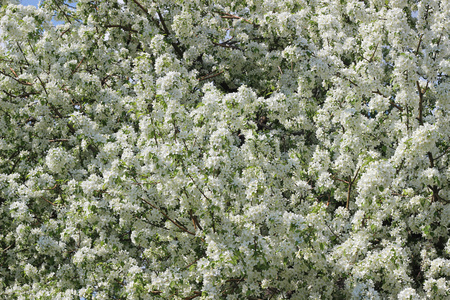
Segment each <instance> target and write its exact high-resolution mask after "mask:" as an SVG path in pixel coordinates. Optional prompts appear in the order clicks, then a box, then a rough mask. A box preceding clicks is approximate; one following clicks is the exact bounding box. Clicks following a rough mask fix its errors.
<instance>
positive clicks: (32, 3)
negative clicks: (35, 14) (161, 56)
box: [20, 0, 39, 6]
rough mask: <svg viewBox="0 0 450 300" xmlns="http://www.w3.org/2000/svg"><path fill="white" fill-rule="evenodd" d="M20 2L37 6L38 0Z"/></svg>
mask: <svg viewBox="0 0 450 300" xmlns="http://www.w3.org/2000/svg"><path fill="white" fill-rule="evenodd" d="M20 4H22V5H34V6H38V4H39V0H20Z"/></svg>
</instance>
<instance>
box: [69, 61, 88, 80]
mask: <svg viewBox="0 0 450 300" xmlns="http://www.w3.org/2000/svg"><path fill="white" fill-rule="evenodd" d="M85 58H86V57H83V58H82V59H81V60H80V62H79V63H78V65H77V66H76V67H75V69H73V71H72V73H71V74H70V76H72V75H73V74H75V73H76V72H77V70H78V68H79V67H80V66H81V64H82V63H83V61H84V59H85Z"/></svg>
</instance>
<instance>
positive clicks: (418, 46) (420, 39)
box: [416, 33, 423, 55]
mask: <svg viewBox="0 0 450 300" xmlns="http://www.w3.org/2000/svg"><path fill="white" fill-rule="evenodd" d="M422 37H423V33H422V34H421V35H420V38H419V44H417V49H416V55H417V54H418V53H419V50H420V44H422Z"/></svg>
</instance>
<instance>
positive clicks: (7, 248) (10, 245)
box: [2, 242, 14, 252]
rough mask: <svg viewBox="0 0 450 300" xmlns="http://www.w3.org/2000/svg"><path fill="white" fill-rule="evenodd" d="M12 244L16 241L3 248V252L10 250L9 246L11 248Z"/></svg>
mask: <svg viewBox="0 0 450 300" xmlns="http://www.w3.org/2000/svg"><path fill="white" fill-rule="evenodd" d="M12 246H14V242H13V243H12V244H11V245H9V246H8V247H6V248H5V249H2V252H5V251H6V250H8V249H9V248H11V247H12Z"/></svg>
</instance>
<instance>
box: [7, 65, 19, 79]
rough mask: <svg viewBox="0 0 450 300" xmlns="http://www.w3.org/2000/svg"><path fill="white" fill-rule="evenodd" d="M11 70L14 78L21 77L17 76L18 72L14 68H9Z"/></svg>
mask: <svg viewBox="0 0 450 300" xmlns="http://www.w3.org/2000/svg"><path fill="white" fill-rule="evenodd" d="M9 69H10V70H11V72H12V73H13V74H14V76H16V77H19V76H17V74H16V72H14V70H13V68H11V67H9Z"/></svg>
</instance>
